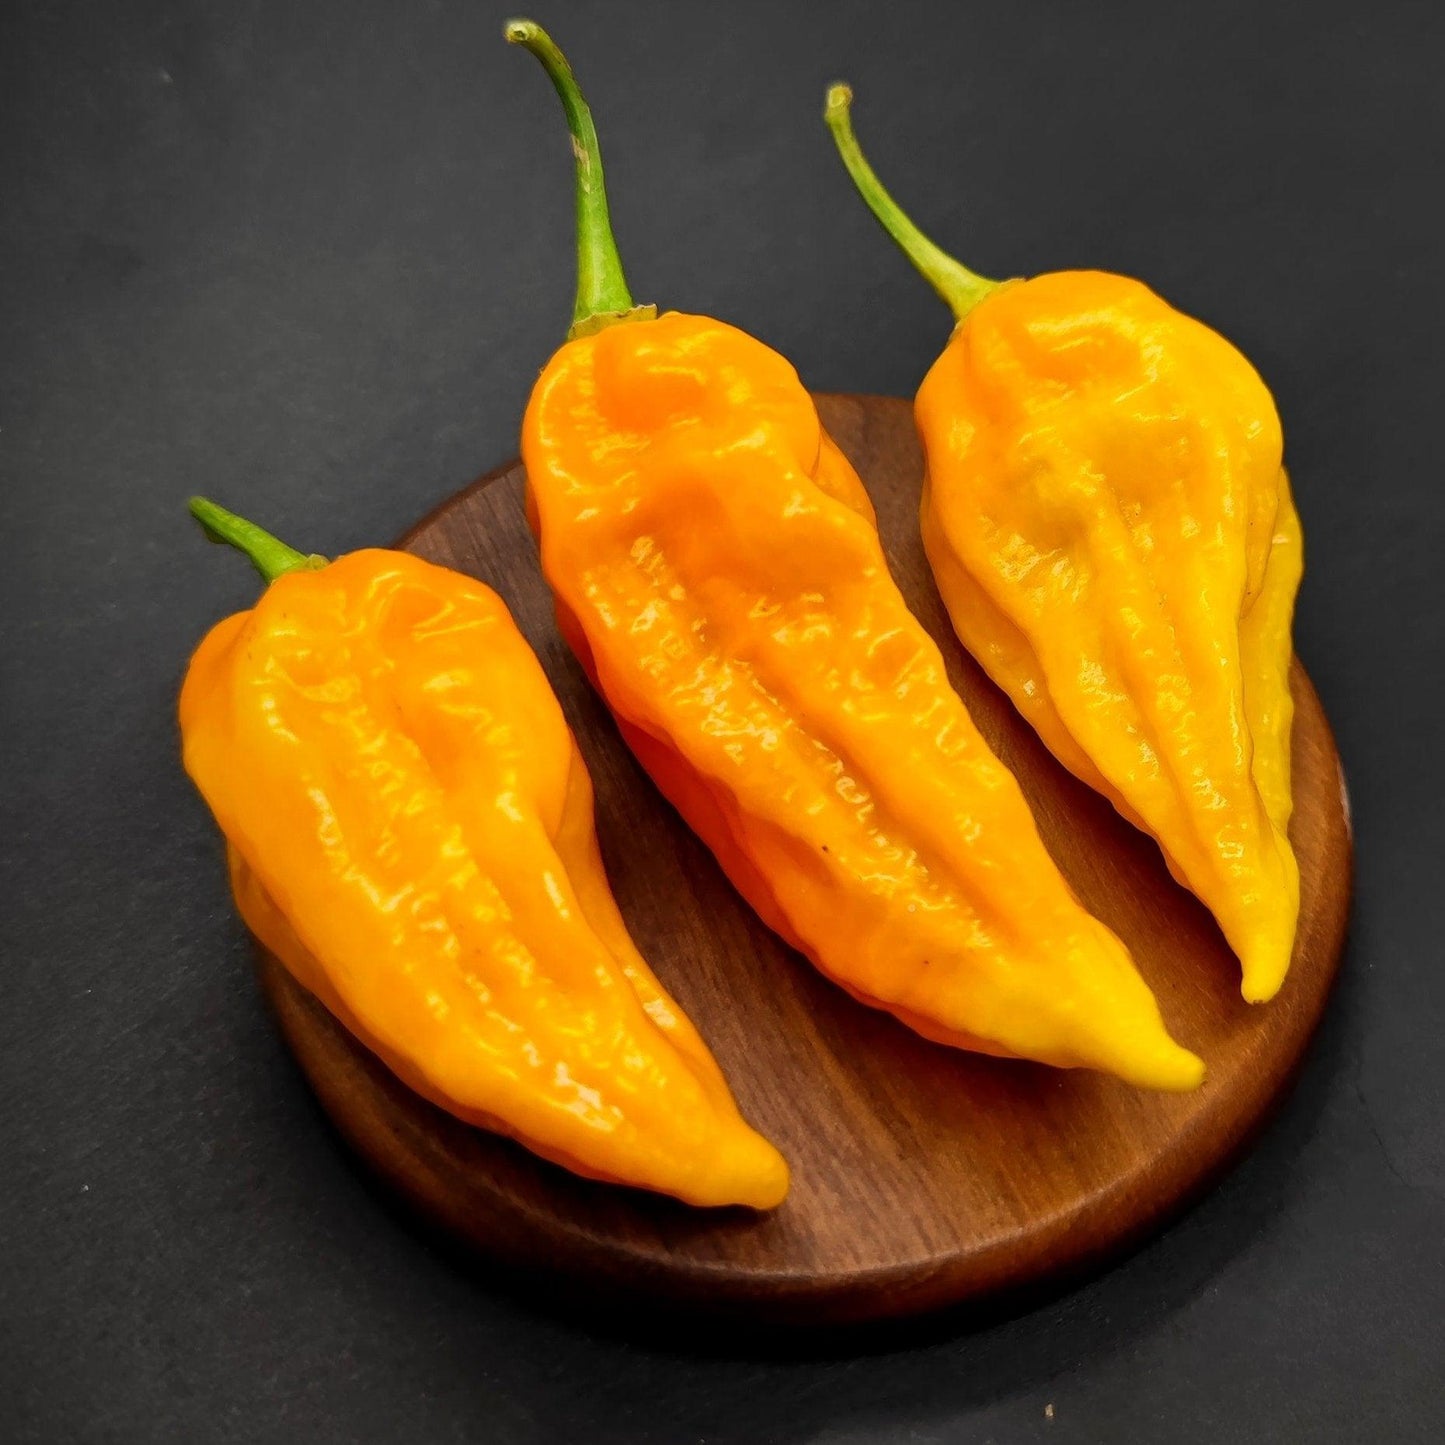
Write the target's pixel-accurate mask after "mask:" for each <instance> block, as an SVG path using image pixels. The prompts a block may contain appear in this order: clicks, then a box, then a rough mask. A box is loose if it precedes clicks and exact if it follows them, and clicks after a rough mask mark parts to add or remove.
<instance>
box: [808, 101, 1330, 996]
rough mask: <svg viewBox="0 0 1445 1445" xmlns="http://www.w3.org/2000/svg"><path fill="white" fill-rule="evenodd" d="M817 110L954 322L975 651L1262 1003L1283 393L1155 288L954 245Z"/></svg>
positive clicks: (952, 506)
mask: <svg viewBox="0 0 1445 1445" xmlns="http://www.w3.org/2000/svg"><path fill="white" fill-rule="evenodd" d="M851 99H852V93H851V92H850V91H849V90H848V88H847V87H846V86H841V85H840V86H834V87H833V88H832V89H831V90H830V91H829V92H828V104H827V109H826V111H825V117H826V119H827V122H828V125H829V128H830V129H831V130H832V132H833V137H834V139H835V141H836V142H837V146H838V150H839V152H840V154H841V155H842V158H843V161H844V164H845V165H846V166H847V168H848V171H849V173H850V174H851V176H852V177H853V180H854V182H855V184H856V185H857V187H858V190H859V191H860V192H861V194H862V196H863V199H864V200H865V201H866V202H867V203H868V205H869V207H870V208H871V209H872V211H873V213H874V215H875V216H876V217H877V218H878V220H879V221H880V222H881V223H882V225H883V227H884V229H885V230H886V231H887V232H888V234H889V235H890V236H892V237H893V239H894V240H895V241H896V242H897V243H898V245H899V246H900V247H901V248H902V250H903V251H904V253H905V254H906V255H907V256H908V258H909V259H910V260H911V261H912V262H913V264H914V265H915V266H916V267H917V268H918V270H919V271H920V272H921V273H922V274H923V276H924V277H925V279H927V280H928V281H929V282H930V283H931V284H932V285H933V287H934V288H935V289H936V290H937V291H938V293H939V294H940V295H941V296H942V297H943V299H944V300H945V301H946V302H947V303H948V304H949V306H950V307H951V308H952V310H953V313H954V316H955V318H956V321H957V324H956V326H955V327H954V331H953V334H952V336H951V337H950V338H949V341H948V344H947V346H946V347H945V348H944V350H943V354H942V355H941V356H940V357H939V358H938V360H937V361H936V362H935V363H934V364H933V367H932V369H931V370H930V371H929V373H928V375H927V376H926V377H925V378H924V381H923V384H922V385H921V386H920V387H919V390H918V397H917V401H916V404H915V414H916V418H917V423H918V431H919V435H920V437H921V438H922V442H923V450H924V454H925V457H926V461H927V475H926V479H925V482H924V488H923V496H922V503H921V520H922V530H923V540H924V545H925V548H926V550H927V553H928V558H929V561H930V563H931V564H932V567H933V574H934V577H935V578H936V580H937V582H938V588H939V591H940V592H941V593H942V595H943V599H944V601H945V603H946V604H947V606H948V611H949V615H950V616H951V618H952V620H953V626H954V629H955V631H956V632H957V633H958V636H959V638H960V640H961V641H962V642H963V645H964V646H965V647H966V648H967V649H968V650H969V651H970V652H971V653H973V655H974V656H975V657H976V658H977V659H978V660H979V662H980V663H981V664H982V665H983V666H984V668H985V669H986V670H987V671H988V673H989V675H990V676H991V677H992V678H993V680H994V681H995V682H996V683H998V685H999V686H1000V687H1001V688H1003V690H1004V691H1005V692H1007V693H1008V695H1009V696H1010V697H1011V698H1012V699H1013V701H1014V704H1015V706H1016V707H1017V708H1018V710H1019V711H1020V712H1021V713H1022V714H1023V716H1024V717H1025V718H1026V719H1027V720H1028V722H1029V723H1030V724H1032V726H1033V727H1034V728H1035V729H1036V730H1037V731H1038V733H1039V735H1040V737H1041V738H1042V739H1043V740H1044V742H1045V743H1046V744H1047V745H1048V747H1049V748H1050V749H1051V750H1052V751H1053V753H1054V755H1055V756H1056V757H1057V758H1058V759H1059V761H1060V762H1061V763H1063V764H1064V766H1065V767H1067V768H1068V769H1070V771H1072V772H1073V773H1075V774H1076V775H1077V776H1078V777H1079V778H1081V779H1082V780H1083V781H1084V782H1086V783H1088V784H1089V785H1090V786H1091V787H1093V788H1096V789H1097V790H1098V791H1099V792H1101V793H1103V794H1104V796H1105V797H1107V798H1108V799H1110V801H1111V802H1112V803H1113V804H1114V806H1115V807H1116V808H1117V809H1118V810H1119V812H1120V813H1122V814H1123V815H1124V817H1126V818H1128V819H1129V820H1130V821H1131V822H1133V823H1134V824H1136V825H1137V826H1138V827H1140V828H1142V829H1144V830H1145V831H1146V832H1148V833H1149V834H1151V835H1152V836H1153V837H1154V839H1155V840H1156V841H1157V842H1158V844H1159V846H1160V848H1161V850H1162V851H1163V853H1164V857H1165V860H1166V861H1167V863H1168V865H1169V868H1170V870H1171V872H1172V873H1173V874H1174V876H1175V878H1176V879H1178V880H1179V881H1180V882H1181V883H1182V884H1184V885H1185V886H1186V887H1188V888H1190V889H1191V890H1192V891H1193V892H1194V893H1196V894H1197V895H1198V896H1199V898H1200V899H1201V900H1203V902H1204V903H1205V904H1206V905H1207V906H1208V907H1209V908H1210V909H1211V911H1212V912H1213V913H1214V916H1215V918H1216V919H1217V920H1218V923H1219V926H1220V929H1221V930H1222V932H1223V933H1224V936H1225V938H1226V939H1227V940H1228V941H1229V944H1230V946H1231V947H1232V948H1233V949H1234V951H1235V953H1236V954H1237V955H1238V956H1239V959H1240V961H1241V964H1242V969H1243V993H1244V996H1245V998H1246V999H1249V1000H1251V1001H1259V1000H1264V999H1268V998H1271V997H1272V996H1273V995H1274V994H1275V993H1276V992H1277V991H1278V989H1279V987H1280V985H1281V984H1282V983H1283V981H1284V977H1285V974H1286V972H1287V970H1288V968H1289V962H1290V955H1291V952H1292V950H1293V945H1294V934H1295V925H1296V921H1297V916H1298V913H1299V869H1298V867H1297V865H1296V862H1295V857H1294V852H1293V850H1292V849H1291V847H1290V841H1289V818H1290V811H1291V797H1290V725H1291V722H1292V720H1293V713H1294V706H1293V702H1292V700H1291V696H1290V690H1289V668H1290V659H1291V657H1292V655H1293V647H1292V643H1291V640H1290V624H1291V617H1292V614H1293V610H1294V598H1295V593H1296V591H1297V590H1298V587H1299V581H1300V572H1301V567H1302V550H1301V549H1302V542H1301V535H1300V524H1299V518H1298V516H1297V514H1296V512H1295V509H1294V503H1293V501H1292V499H1291V496H1290V488H1289V480H1288V478H1287V477H1286V475H1285V472H1284V468H1283V465H1282V453H1283V446H1284V442H1283V437H1282V434H1281V430H1280V422H1279V416H1278V414H1277V413H1276V411H1275V406H1274V401H1273V398H1272V397H1271V396H1270V394H1269V391H1268V389H1267V388H1266V386H1265V384H1264V382H1263V381H1262V380H1261V379H1260V377H1259V374H1258V373H1257V372H1256V371H1255V369H1254V368H1253V367H1252V366H1251V365H1250V364H1249V362H1248V361H1247V360H1246V359H1245V358H1244V357H1243V356H1242V355H1241V354H1240V353H1239V352H1238V351H1237V350H1236V349H1235V348H1234V347H1233V346H1231V345H1230V344H1229V342H1228V341H1226V340H1225V339H1224V338H1223V337H1222V336H1220V335H1219V334H1218V333H1217V332H1215V331H1212V330H1211V329H1210V328H1209V327H1207V326H1205V325H1204V324H1203V323H1201V322H1199V321H1196V320H1194V319H1193V318H1192V317H1189V316H1185V315H1183V314H1182V313H1181V312H1179V311H1176V310H1175V309H1174V308H1173V307H1172V306H1170V305H1169V304H1168V303H1167V302H1165V301H1163V300H1161V299H1160V298H1159V297H1158V296H1156V295H1155V294H1154V293H1153V292H1152V291H1151V290H1149V288H1148V287H1146V286H1144V285H1143V284H1142V283H1141V282H1139V281H1134V280H1131V279H1129V278H1128V277H1124V276H1115V275H1111V274H1109V273H1106V272H1102V271H1060V272H1054V273H1051V274H1048V275H1043V276H1036V277H1034V278H1033V279H1031V280H1027V281H1006V282H1002V283H999V282H994V281H989V280H986V279H985V278H983V277H980V276H977V275H975V274H974V273H973V272H971V271H969V270H967V269H966V268H965V267H963V266H962V265H960V264H959V263H958V262H957V261H955V260H953V259H952V258H951V257H949V256H946V255H945V254H944V253H943V252H942V251H940V250H939V249H938V247H937V246H935V245H934V244H933V243H932V242H931V241H930V240H928V238H927V237H925V236H924V235H923V234H922V232H920V231H919V230H918V228H917V227H916V226H915V225H914V224H913V223H912V222H911V221H910V220H909V219H908V218H907V217H906V216H905V215H904V214H903V212H902V211H901V210H899V208H898V206H897V203H896V202H895V201H894V200H893V199H892V197H891V196H889V194H888V192H887V191H885V190H884V188H883V186H882V185H881V184H880V182H879V181H878V178H877V177H876V175H874V173H873V171H872V169H871V168H870V167H869V165H868V163H867V161H866V160H864V158H863V155H862V152H861V151H860V150H859V148H858V143H857V141H856V140H855V139H854V136H853V132H852V127H851V122H850V119H849V105H850V103H851Z"/></svg>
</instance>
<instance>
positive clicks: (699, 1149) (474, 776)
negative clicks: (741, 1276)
mask: <svg viewBox="0 0 1445 1445" xmlns="http://www.w3.org/2000/svg"><path fill="white" fill-rule="evenodd" d="M192 510H193V511H194V512H195V515H196V516H197V518H198V519H199V520H200V521H201V522H202V523H203V524H204V525H205V527H206V528H207V530H208V531H209V532H210V533H211V534H212V535H213V536H214V537H216V538H217V539H219V540H224V541H228V542H231V543H233V544H234V545H236V546H238V547H239V548H241V549H242V550H243V551H245V552H246V553H247V555H248V556H250V557H251V559H252V561H253V562H254V563H255V565H256V567H257V570H258V571H260V573H261V575H262V576H263V578H265V579H266V581H267V582H268V583H269V586H268V587H267V589H266V591H265V592H264V593H263V595H262V596H261V598H260V600H259V601H258V602H257V603H256V605H255V607H254V608H252V609H251V610H250V611H249V612H240V613H237V614H236V615H235V616H233V617H228V618H226V619H225V620H224V621H223V622H221V623H218V624H217V626H216V627H214V628H213V629H212V630H211V632H210V633H209V635H208V636H207V637H206V638H205V640H204V641H203V642H202V643H201V645H200V647H199V648H198V649H197V651H196V654H195V657H194V658H193V659H192V661H191V665H190V669H189V671H188V672H187V674H186V680H185V685H184V687H183V689H182V692H181V700H180V721H181V733H182V738H183V743H184V755H185V765H186V770H187V771H188V772H189V773H190V775H191V777H192V778H193V779H194V781H195V783H196V785H197V787H198V788H199V789H200V791H201V793H202V795H203V796H204V798H205V800H206V802H207V803H208V804H209V805H210V808H211V811H212V812H213V813H214V814H215V817H216V821H217V823H218V824H219V825H220V827H221V831H222V832H223V833H224V834H225V836H226V840H227V845H228V852H229V855H230V862H231V874H232V881H233V885H234V892H235V897H236V902H237V905H238V907H239V908H240V911H241V915H242V917H243V918H244V919H245V920H246V922H247V924H248V925H249V926H250V927H251V929H252V931H253V932H254V933H255V934H256V936H257V937H258V938H260V939H261V941H262V942H263V943H265V944H266V946H267V947H268V948H270V949H271V951H272V952H273V953H275V954H276V956H277V957H278V958H280V960H281V961H282V963H284V964H285V966H286V967H287V969H289V970H290V972H291V973H292V974H293V975H294V976H295V977H296V979H297V980H298V981H299V982H300V983H301V984H303V985H304V986H305V987H306V988H308V989H309V990H310V991H311V992H312V993H313V994H314V995H315V996H316V997H317V998H318V999H320V1000H321V1002H322V1003H323V1004H325V1005H326V1007H327V1008H328V1009H330V1011H331V1012H332V1013H333V1014H334V1015H335V1016H336V1017H337V1018H338V1019H339V1020H340V1021H341V1022H342V1023H343V1024H344V1025H345V1026H346V1027H347V1028H348V1029H350V1030H351V1032H352V1033H353V1034H355V1035H356V1037H357V1038H358V1039H360V1040H361V1042H362V1043H364V1044H365V1045H366V1046H367V1047H368V1048H370V1049H371V1050H372V1051H373V1052H374V1053H376V1054H377V1055H378V1056H379V1057H380V1058H381V1059H382V1060H384V1061H385V1063H386V1064H387V1065H388V1066H389V1067H390V1068H391V1069H392V1071H393V1072H394V1073H395V1074H396V1075H397V1076H398V1077H399V1078H401V1079H402V1080H403V1081H404V1082H405V1083H407V1084H409V1085H410V1086H411V1087H412V1088H413V1089H415V1090H416V1091H417V1092H418V1093H419V1094H422V1095H424V1096H425V1097H426V1098H428V1099H430V1100H431V1101H432V1102H433V1103H434V1104H437V1105H439V1106H440V1107H441V1108H443V1109H445V1110H447V1111H448V1112H449V1113H451V1114H455V1115H456V1116H457V1117H458V1118H460V1119H464V1120H466V1121H467V1122H468V1123H471V1124H475V1125H478V1126H479V1127H481V1128H484V1129H491V1130H495V1131H497V1132H499V1133H503V1134H508V1135H511V1136H512V1137H513V1138H515V1139H518V1140H519V1141H520V1142H521V1143H523V1144H525V1145H526V1146H527V1147H528V1148H529V1149H531V1150H533V1151H534V1152H535V1153H537V1154H540V1155H542V1156H543V1157H544V1158H547V1159H551V1160H553V1161H554V1162H556V1163H558V1164H561V1165H563V1166H564V1167H565V1168H568V1169H571V1170H573V1171H574V1172H576V1173H578V1174H584V1175H587V1176H589V1177H591V1178H596V1179H603V1180H608V1181H614V1182H617V1183H622V1184H633V1185H638V1186H641V1187H642V1188H645V1189H655V1190H660V1191H662V1192H664V1193H668V1194H675V1195H677V1196H678V1197H679V1198H681V1199H685V1200H687V1201H688V1202H689V1203H692V1204H710V1205H718V1204H750V1205H754V1206H756V1207H758V1208H770V1207H771V1206H773V1205H775V1204H777V1203H779V1202H780V1201H781V1200H782V1198H783V1196H784V1194H785V1193H786V1192H787V1187H788V1171H787V1166H786V1165H785V1164H784V1162H783V1160H782V1158H781V1156H780V1155H779V1154H778V1152H777V1150H775V1149H774V1148H773V1147H772V1145H771V1144H769V1143H768V1142H767V1141H766V1140H764V1139H763V1138H762V1137H761V1136H759V1135H758V1134H756V1133H754V1132H753V1130H752V1129H750V1128H749V1127H748V1126H747V1124H745V1123H744V1122H743V1120H742V1118H741V1117H740V1116H739V1114H738V1111H737V1107H736V1105H735V1104H734V1102H733V1099H732V1096H731V1095H730V1093H729V1092H728V1087H727V1084H726V1083H725V1082H724V1080H723V1076H722V1073H721V1072H720V1071H719V1069H718V1066H717V1064H716V1062H715V1061H714V1060H713V1057H712V1055H711V1054H710V1053H709V1052H708V1050H707V1047H706V1046H705V1045H704V1044H703V1042H702V1040H701V1039H700V1038H699V1037H698V1035H697V1032H696V1031H695V1030H694V1028H693V1027H692V1025H691V1024H690V1023H689V1022H688V1020H687V1019H686V1018H685V1017H684V1016H683V1014H682V1012H681V1010H680V1009H679V1008H678V1007H677V1005H676V1004H675V1003H674V1002H673V1001H672V1000H671V999H670V998H669V997H668V996H667V994H666V993H665V992H664V991H663V989H662V987H661V985H660V984H659V983H658V981H657V979H656V978H655V977H653V975H652V973H651V972H650V971H649V970H648V967H647V965H646V964H645V963H644V962H643V960H642V958H641V956H640V955H639V954H638V952H637V950H636V948H635V947H634V946H633V944H632V940H631V939H630V938H629V937H628V935H627V930H626V927H625V926H624V924H623V922H622V918H621V916H620V915H619V914H618V911H617V906H616V904H615V902H614V901H613V898H612V895H611V893H610V892H609V890H608V887H607V880H606V877H605V875H604V874H603V871H602V861H601V858H600V857H599V855H598V851H597V840H596V836H595V834H594V831H593V824H592V785H591V782H590V780H589V778H588V775H587V769H586V767H585V765H584V764H583V761H582V757H581V754H580V753H579V752H578V751H577V745H576V743H575V741H574V740H573V738H572V735H571V733H570V731H569V730H568V728H567V724H566V721H565V720H564V719H563V716H562V711H561V708H560V707H559V706H558V703H557V699H556V697H555V695H554V694H553V692H552V690H551V688H550V687H549V686H548V683H547V679H546V677H545V676H544V674H543V672H542V669H541V666H540V665H539V664H538V662H537V659H536V657H535V656H534V654H533V653H532V650H531V649H530V648H529V647H528V645H527V643H526V641H525V639H524V638H523V637H522V635H521V633H519V632H518V631H517V628H516V625H515V624H514V623H513V621H512V618H511V615H510V614H509V613H508V611H507V609H506V606H505V605H504V604H503V602H502V600H501V598H499V597H498V596H497V595H496V593H494V592H493V591H491V590H490V589H489V588H487V587H485V586H483V585H482V584H481V583H480V582H476V581H474V580H472V579H471V578H469V577H463V576H462V575H460V574H459V573H456V572H451V571H448V570H447V569H445V568H442V567H436V566H433V565H432V564H431V563H429V562H424V561H422V560H421V559H420V558H417V557H412V556H409V555H408V554H406V553H403V552H392V551H382V550H367V551H361V552H353V553H351V554H350V555H348V556H345V557H341V558H339V559H337V560H336V561H335V562H332V563H330V564H326V563H325V561H324V559H322V558H319V557H310V558H308V557H303V556H302V555H301V554H300V553H297V552H294V551H292V550H291V549H290V548H289V547H286V546H284V545H283V544H282V543H280V542H278V541H276V539H275V538H274V537H270V536H268V535H267V534H266V533H264V532H262V531H261V530H260V529H259V528H258V527H255V526H254V525H253V524H251V523H249V522H245V521H242V520H241V519H240V518H239V517H235V516H233V515H232V514H231V513H229V512H226V511H224V510H223V509H222V508H219V507H217V506H216V505H215V504H214V503H211V502H206V501H204V500H203V499H197V500H196V501H195V502H193V503H192Z"/></svg>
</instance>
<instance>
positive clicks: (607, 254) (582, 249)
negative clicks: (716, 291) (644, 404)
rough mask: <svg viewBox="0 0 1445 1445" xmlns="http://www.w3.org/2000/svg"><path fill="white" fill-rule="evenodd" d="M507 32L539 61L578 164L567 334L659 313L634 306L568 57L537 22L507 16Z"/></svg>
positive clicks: (597, 151)
mask: <svg viewBox="0 0 1445 1445" xmlns="http://www.w3.org/2000/svg"><path fill="white" fill-rule="evenodd" d="M503 34H505V35H506V37H507V40H508V42H509V43H510V44H512V45H520V46H522V48H523V49H524V50H530V51H531V52H532V54H533V55H535V56H536V57H537V59H538V60H539V61H541V63H542V69H543V70H545V71H546V72H547V78H548V79H549V80H550V81H551V82H552V87H553V89H554V90H555V91H556V92H557V95H558V97H559V98H560V99H561V101H562V109H563V110H564V111H566V113H567V128H568V129H569V130H570V131H571V132H572V154H573V156H574V157H575V158H576V162H577V304H576V305H575V306H574V307H573V308H572V328H571V330H570V331H569V332H568V333H567V334H568V336H569V337H571V336H580V335H583V334H585V333H586V332H588V331H594V330H597V329H598V328H599V327H600V326H605V325H608V324H609V323H611V322H613V321H620V320H624V319H627V318H629V317H630V316H634V315H639V316H640V315H643V314H646V315H655V314H656V311H655V308H652V307H634V306H633V304H632V293H631V292H630V291H629V290H628V289H627V277H626V276H625V275H624V274H623V270H622V257H621V256H619V255H618V254H617V241H616V239H615V238H614V236H613V234H612V221H611V218H610V217H609V216H608V214H607V186H606V183H605V181H604V180H603V176H602V151H601V148H600V147H599V146H598V144H597V127H596V126H595V125H593V123H592V112H591V110H590V109H589V108H588V105H587V102H586V100H585V99H583V96H582V91H581V89H580V87H579V86H578V84H577V77H576V76H575V75H573V74H572V67H571V66H570V65H568V64H567V57H566V56H565V55H563V54H562V52H561V51H560V50H559V49H558V48H557V45H556V42H555V41H554V40H553V39H552V37H551V36H550V35H548V34H547V32H546V31H545V30H543V29H542V27H541V26H540V25H538V24H537V22H536V21H535V20H509V21H508V22H507V25H506V28H505V30H504V31H503Z"/></svg>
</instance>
